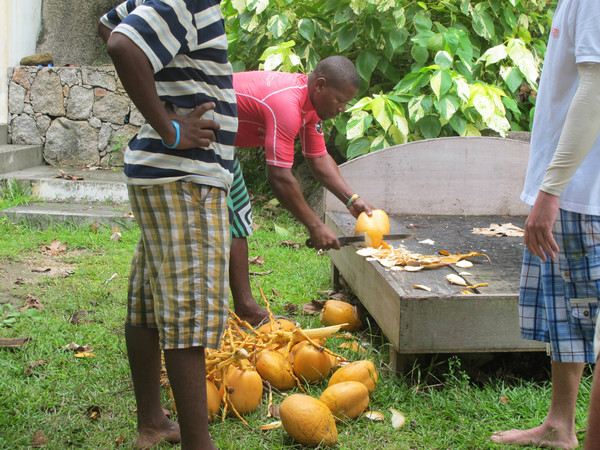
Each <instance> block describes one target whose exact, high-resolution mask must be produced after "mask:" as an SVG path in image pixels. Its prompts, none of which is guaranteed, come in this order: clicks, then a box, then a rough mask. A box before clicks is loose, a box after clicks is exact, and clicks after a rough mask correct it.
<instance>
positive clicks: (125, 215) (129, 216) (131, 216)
mask: <svg viewBox="0 0 600 450" xmlns="http://www.w3.org/2000/svg"><path fill="white" fill-rule="evenodd" d="M123 217H127V218H133V213H132V212H131V211H130V212H128V213H127V214H123Z"/></svg>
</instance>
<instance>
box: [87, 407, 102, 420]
mask: <svg viewBox="0 0 600 450" xmlns="http://www.w3.org/2000/svg"><path fill="white" fill-rule="evenodd" d="M87 412H88V414H89V415H90V420H96V419H99V418H100V416H101V414H102V410H101V409H100V407H99V406H90V407H89V408H88V409H87Z"/></svg>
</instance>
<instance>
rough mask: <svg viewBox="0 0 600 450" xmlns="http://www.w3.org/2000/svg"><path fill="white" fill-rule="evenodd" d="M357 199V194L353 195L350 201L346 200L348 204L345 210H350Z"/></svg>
mask: <svg viewBox="0 0 600 450" xmlns="http://www.w3.org/2000/svg"><path fill="white" fill-rule="evenodd" d="M357 198H358V194H354V195H353V196H352V197H350V200H348V203H346V208H347V209H350V207H351V206H352V204H353V203H354V202H355V201H356V199H357Z"/></svg>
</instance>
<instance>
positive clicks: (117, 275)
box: [104, 272, 119, 285]
mask: <svg viewBox="0 0 600 450" xmlns="http://www.w3.org/2000/svg"><path fill="white" fill-rule="evenodd" d="M118 277H119V274H118V273H117V272H115V273H113V274H112V275H111V276H110V278H109V279H108V280H106V281H105V282H104V284H105V285H107V284H108V283H109V282H111V281H112V280H114V279H115V278H118Z"/></svg>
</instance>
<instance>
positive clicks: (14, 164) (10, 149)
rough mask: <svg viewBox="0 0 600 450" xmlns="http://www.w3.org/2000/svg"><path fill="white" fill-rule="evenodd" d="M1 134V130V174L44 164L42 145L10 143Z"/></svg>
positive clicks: (0, 133)
mask: <svg viewBox="0 0 600 450" xmlns="http://www.w3.org/2000/svg"><path fill="white" fill-rule="evenodd" d="M1 135H2V132H1V130H0V174H3V173H7V172H14V171H16V170H23V169H28V168H30V167H35V166H39V165H41V164H44V159H43V157H42V146H41V145H8V144H6V141H4V143H2V136H1Z"/></svg>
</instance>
